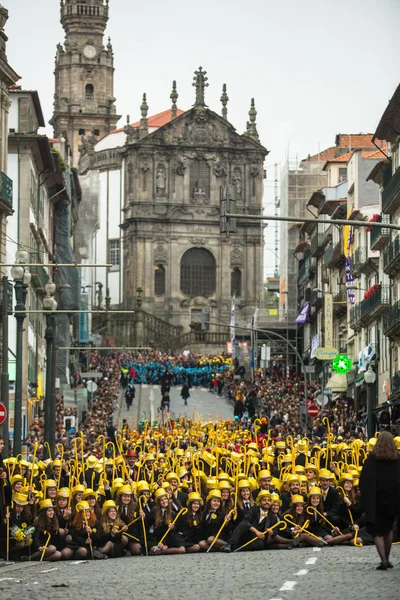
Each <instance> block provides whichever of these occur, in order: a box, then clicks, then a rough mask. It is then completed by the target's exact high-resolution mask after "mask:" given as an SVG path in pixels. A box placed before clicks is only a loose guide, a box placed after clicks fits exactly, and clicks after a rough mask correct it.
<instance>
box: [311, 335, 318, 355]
mask: <svg viewBox="0 0 400 600" xmlns="http://www.w3.org/2000/svg"><path fill="white" fill-rule="evenodd" d="M318 348H319V335H318V333H317V334H316V335H313V337H312V340H311V354H310V358H315V357H316V355H317V350H318Z"/></svg>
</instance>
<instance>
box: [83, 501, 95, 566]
mask: <svg viewBox="0 0 400 600" xmlns="http://www.w3.org/2000/svg"><path fill="white" fill-rule="evenodd" d="M83 518H84V520H85V525H86V527H88V521H87V516H86V510H85V509H83ZM90 535H91V534H90V533H88V540H89V548H90V556H91V557H92V560H93V544H92V538H91V537H90Z"/></svg>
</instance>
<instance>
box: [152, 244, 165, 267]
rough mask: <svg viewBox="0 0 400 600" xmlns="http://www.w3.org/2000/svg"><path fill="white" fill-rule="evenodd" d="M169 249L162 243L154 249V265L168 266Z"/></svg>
mask: <svg viewBox="0 0 400 600" xmlns="http://www.w3.org/2000/svg"><path fill="white" fill-rule="evenodd" d="M167 257H168V253H167V249H166V248H165V247H164V246H163V245H162V244H160V243H158V245H157V246H156V248H155V249H154V263H155V264H158V265H160V264H161V265H166V264H167Z"/></svg>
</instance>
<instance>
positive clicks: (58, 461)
mask: <svg viewBox="0 0 400 600" xmlns="http://www.w3.org/2000/svg"><path fill="white" fill-rule="evenodd" d="M51 466H52V467H62V460H61V459H60V458H56V459H55V460H53V462H52V463H51Z"/></svg>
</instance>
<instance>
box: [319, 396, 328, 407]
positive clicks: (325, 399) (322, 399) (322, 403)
mask: <svg viewBox="0 0 400 600" xmlns="http://www.w3.org/2000/svg"><path fill="white" fill-rule="evenodd" d="M316 400H317V404H318V406H326V405H327V404H328V402H329V398H328V396H327V395H326V394H318V396H317V398H316Z"/></svg>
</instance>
